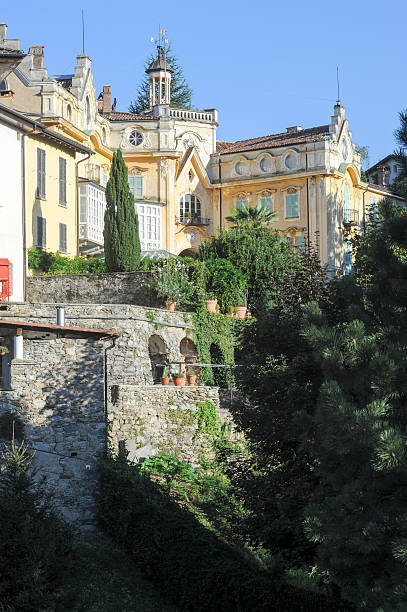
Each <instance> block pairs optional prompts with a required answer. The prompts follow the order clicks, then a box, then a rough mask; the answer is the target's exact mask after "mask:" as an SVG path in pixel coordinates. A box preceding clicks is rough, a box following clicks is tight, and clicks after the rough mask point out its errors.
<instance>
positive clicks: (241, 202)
mask: <svg viewBox="0 0 407 612" xmlns="http://www.w3.org/2000/svg"><path fill="white" fill-rule="evenodd" d="M247 205H248V200H236V210H243V208H244V207H245V206H247Z"/></svg>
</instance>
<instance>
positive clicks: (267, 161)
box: [260, 157, 273, 172]
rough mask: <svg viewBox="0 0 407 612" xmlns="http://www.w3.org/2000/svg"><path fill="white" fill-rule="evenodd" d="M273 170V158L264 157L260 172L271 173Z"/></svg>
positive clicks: (261, 161)
mask: <svg viewBox="0 0 407 612" xmlns="http://www.w3.org/2000/svg"><path fill="white" fill-rule="evenodd" d="M272 169H273V162H272V160H271V158H270V157H263V159H262V160H260V170H262V171H263V172H271V171H272Z"/></svg>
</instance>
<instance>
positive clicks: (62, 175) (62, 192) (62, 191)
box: [59, 157, 66, 206]
mask: <svg viewBox="0 0 407 612" xmlns="http://www.w3.org/2000/svg"><path fill="white" fill-rule="evenodd" d="M59 203H60V204H63V205H64V206H66V159H65V158H64V157H60V158H59Z"/></svg>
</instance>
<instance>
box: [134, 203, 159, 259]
mask: <svg viewBox="0 0 407 612" xmlns="http://www.w3.org/2000/svg"><path fill="white" fill-rule="evenodd" d="M136 213H137V216H138V223H139V235H140V243H141V249H142V251H154V250H157V249H160V248H161V208H160V206H146V205H145V204H136Z"/></svg>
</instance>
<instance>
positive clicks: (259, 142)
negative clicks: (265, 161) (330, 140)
mask: <svg viewBox="0 0 407 612" xmlns="http://www.w3.org/2000/svg"><path fill="white" fill-rule="evenodd" d="M327 134H329V125H320V126H318V127H313V128H308V129H306V130H300V131H299V132H294V133H293V132H282V133H280V134H270V135H268V136H259V137H258V138H249V139H248V140H238V141H237V142H226V141H223V140H220V141H218V142H217V144H216V150H217V152H218V153H220V154H221V155H222V154H226V153H238V152H240V151H253V150H256V149H270V148H272V147H281V146H286V145H293V144H300V143H303V142H310V141H311V142H313V141H316V140H321V139H322V138H323V137H324V136H326V135H327Z"/></svg>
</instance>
